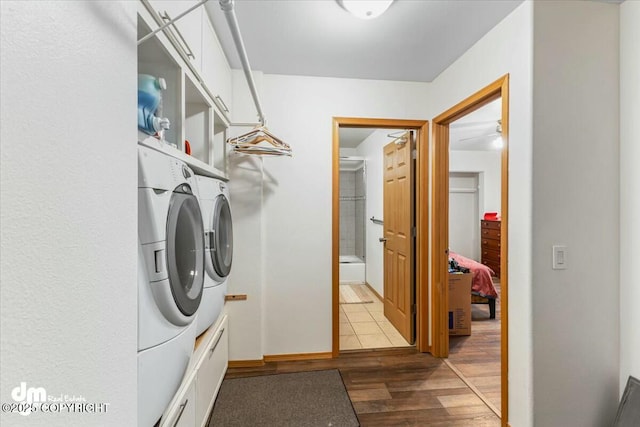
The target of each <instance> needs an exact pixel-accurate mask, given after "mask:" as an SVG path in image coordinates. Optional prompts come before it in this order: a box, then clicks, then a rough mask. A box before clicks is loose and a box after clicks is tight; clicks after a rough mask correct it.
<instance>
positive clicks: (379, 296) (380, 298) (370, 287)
mask: <svg viewBox="0 0 640 427" xmlns="http://www.w3.org/2000/svg"><path fill="white" fill-rule="evenodd" d="M364 284H365V285H367V288H369V290H371V292H373V294H374V295H375V296H377V297H378V299H379V300H380V301H384V298H382V295H380V294H379V293H378V292H377V291H376V290H375V289H373V287H372V286H371V285H370V284H369V282H364Z"/></svg>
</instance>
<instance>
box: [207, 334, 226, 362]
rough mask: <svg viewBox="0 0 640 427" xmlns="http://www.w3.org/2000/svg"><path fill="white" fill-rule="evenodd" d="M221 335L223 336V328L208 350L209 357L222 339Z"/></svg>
mask: <svg viewBox="0 0 640 427" xmlns="http://www.w3.org/2000/svg"><path fill="white" fill-rule="evenodd" d="M222 334H224V328H222V330H221V331H220V333H219V334H218V337H217V338H216V342H214V343H213V345H212V346H211V350H209V352H210V353H211V354H210V355H209V357H211V355H212V354H213V352H214V351H215V349H216V347H218V343H219V342H220V338H222Z"/></svg>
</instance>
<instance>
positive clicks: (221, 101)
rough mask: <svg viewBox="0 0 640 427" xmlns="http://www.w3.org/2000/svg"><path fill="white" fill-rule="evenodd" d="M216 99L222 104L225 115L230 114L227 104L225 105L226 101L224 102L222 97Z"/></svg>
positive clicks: (217, 96) (218, 96)
mask: <svg viewBox="0 0 640 427" xmlns="http://www.w3.org/2000/svg"><path fill="white" fill-rule="evenodd" d="M216 99H217V100H218V101H220V104H222V109H223V110H224V111H225V113H228V112H229V108H228V107H227V104H225V103H224V101H223V100H222V98H221V97H220V95H216Z"/></svg>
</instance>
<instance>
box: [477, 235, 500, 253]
mask: <svg viewBox="0 0 640 427" xmlns="http://www.w3.org/2000/svg"><path fill="white" fill-rule="evenodd" d="M481 242H482V251H483V252H484V251H485V250H486V249H492V250H494V251H500V240H495V239H486V238H484V237H483V238H482V240H481Z"/></svg>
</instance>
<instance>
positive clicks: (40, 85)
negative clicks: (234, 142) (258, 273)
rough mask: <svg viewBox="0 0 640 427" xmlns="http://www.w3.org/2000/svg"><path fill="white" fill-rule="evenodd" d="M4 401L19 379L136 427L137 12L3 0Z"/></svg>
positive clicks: (61, 417)
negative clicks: (102, 408)
mask: <svg viewBox="0 0 640 427" xmlns="http://www.w3.org/2000/svg"><path fill="white" fill-rule="evenodd" d="M0 5H1V8H2V9H1V16H2V18H1V19H2V22H1V25H0V31H1V33H2V48H1V49H0V51H1V59H0V66H1V72H0V75H1V78H2V89H1V90H2V97H1V107H0V111H1V119H0V121H1V122H2V126H1V137H0V139H1V140H2V164H1V167H0V170H1V174H2V175H1V177H2V187H1V193H0V194H1V198H2V202H1V203H0V217H1V219H0V226H1V230H2V232H1V233H2V241H1V246H0V248H1V255H0V258H1V260H2V261H1V262H2V267H1V268H0V277H1V278H0V281H1V282H2V287H1V288H0V295H1V296H0V304H1V305H0V306H1V310H0V311H1V312H2V323H1V326H0V330H1V332H0V339H1V344H0V348H1V350H0V351H1V353H0V354H1V358H2V375H1V380H0V396H1V397H0V400H1V401H2V403H9V402H12V399H11V396H10V393H11V390H12V389H13V388H14V387H16V386H18V385H19V384H20V382H21V381H25V382H26V383H27V387H30V386H31V387H43V388H44V389H45V390H46V391H47V393H48V394H49V395H51V396H60V395H61V394H68V395H76V396H83V397H84V398H85V399H86V400H87V402H94V403H109V404H110V405H109V406H108V412H107V413H106V414H90V413H86V414H79V413H66V412H63V413H59V414H46V413H40V412H38V413H35V414H31V415H29V416H28V417H23V416H21V415H17V414H10V413H5V412H4V411H3V413H2V415H1V417H0V424H2V425H3V426H5V425H6V426H9V425H30V426H50V425H65V426H90V425H100V426H132V425H135V424H136V420H137V407H136V401H137V399H136V378H137V375H136V369H137V366H136V348H137V345H136V344H137V328H136V324H137V281H136V277H137V270H136V262H137V261H136V260H137V256H136V255H137V250H136V238H137V209H136V206H137V190H136V186H135V182H136V181H137V154H136V102H135V99H136V89H137V88H136V86H137V84H136V81H137V79H136V74H137V70H136V56H137V52H136V4H135V3H134V2H129V1H113V2H76V1H67V2H24V1H2V2H0Z"/></svg>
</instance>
